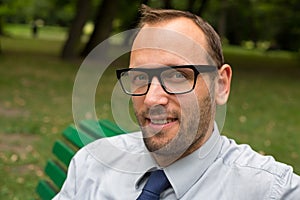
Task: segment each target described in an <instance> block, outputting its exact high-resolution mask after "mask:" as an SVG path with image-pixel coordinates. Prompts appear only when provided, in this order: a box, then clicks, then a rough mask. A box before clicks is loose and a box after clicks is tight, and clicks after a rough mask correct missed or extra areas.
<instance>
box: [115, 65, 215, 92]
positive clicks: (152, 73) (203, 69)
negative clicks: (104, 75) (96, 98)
mask: <svg viewBox="0 0 300 200" xmlns="http://www.w3.org/2000/svg"><path fill="white" fill-rule="evenodd" d="M170 68H171V69H177V68H189V69H192V70H193V71H194V82H193V87H192V88H191V89H190V90H188V91H185V92H169V91H168V90H167V88H166V87H165V85H164V84H163V83H164V82H163V81H162V80H161V74H162V72H164V71H166V70H169V69H170ZM218 69H219V68H218V67H217V66H214V65H178V66H166V67H158V68H124V69H117V70H116V75H117V78H118V80H119V82H120V85H121V87H122V89H123V91H124V92H125V93H126V94H128V95H131V96H143V95H146V94H147V93H148V91H149V89H150V86H151V83H152V80H153V78H154V77H157V79H158V81H159V83H160V85H161V87H162V88H163V90H164V91H165V92H166V93H167V94H186V93H189V92H191V91H193V90H194V89H195V85H196V81H197V77H198V75H199V74H200V73H211V72H215V71H217V70H218ZM128 71H140V72H145V73H146V74H147V75H148V76H149V80H148V81H149V83H148V85H147V90H146V91H145V92H144V93H141V94H134V93H130V92H128V91H127V90H126V89H125V87H124V85H123V83H122V81H121V75H122V73H123V72H128Z"/></svg>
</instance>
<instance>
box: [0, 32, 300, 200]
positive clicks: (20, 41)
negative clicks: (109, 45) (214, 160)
mask: <svg viewBox="0 0 300 200" xmlns="http://www.w3.org/2000/svg"><path fill="white" fill-rule="evenodd" d="M26 30H27V27H26V26H9V27H8V29H7V32H9V33H10V34H11V35H12V37H10V38H1V44H2V49H3V55H1V56H0V74H1V78H0V91H1V93H0V141H1V142H0V171H1V174H0V185H1V187H0V199H2V198H3V199H15V200H17V199H32V198H34V197H36V196H35V191H34V190H35V187H36V184H37V182H38V180H39V179H40V178H41V177H42V176H44V175H43V168H44V166H45V163H46V160H47V159H48V158H49V156H51V148H52V145H53V142H54V140H56V139H57V138H59V137H61V136H60V134H61V131H62V130H63V129H64V128H66V126H68V125H69V124H70V123H72V122H73V117H72V89H73V84H74V80H75V76H76V73H77V70H78V69H79V66H80V64H81V60H77V61H72V62H65V61H62V60H60V59H59V52H60V49H61V45H62V43H63V39H64V35H65V33H64V30H61V29H57V28H51V27H50V28H45V29H44V30H43V31H42V30H41V35H40V37H39V38H37V39H32V38H31V37H30V34H27V33H28V32H26ZM27 31H28V30H27ZM23 33H24V34H23ZM224 52H225V57H226V59H227V61H228V62H229V63H230V64H231V65H232V67H233V70H234V77H233V80H232V81H233V82H232V92H231V96H230V100H229V102H228V104H227V118H226V122H225V127H224V129H223V133H224V134H225V135H227V136H229V137H231V138H234V139H235V140H237V141H238V142H239V143H248V144H250V145H251V146H252V147H253V148H254V149H255V150H257V151H259V152H261V153H264V154H272V155H273V156H274V157H275V158H276V159H277V160H279V161H282V162H285V163H288V164H291V165H292V166H293V167H294V169H295V171H296V172H297V173H300V157H299V156H300V149H299V148H298V147H299V146H300V136H299V134H298V133H299V132H300V126H299V123H298V122H299V121H300V114H299V113H300V106H299V105H298V102H299V99H300V90H299V83H300V79H299V76H300V65H299V60H298V58H297V56H296V55H294V54H291V53H288V52H260V51H249V50H244V49H241V48H238V47H225V51H224ZM115 81H116V79H115V78H114V68H113V67H111V68H109V69H108V70H107V71H106V73H105V75H104V76H103V77H102V79H101V83H99V84H101V86H103V87H101V88H99V89H98V91H97V94H96V97H95V100H96V111H97V115H98V117H100V118H108V119H113V117H112V113H111V106H110V98H111V91H112V88H113V86H114V82H115ZM112 83H113V84H112Z"/></svg>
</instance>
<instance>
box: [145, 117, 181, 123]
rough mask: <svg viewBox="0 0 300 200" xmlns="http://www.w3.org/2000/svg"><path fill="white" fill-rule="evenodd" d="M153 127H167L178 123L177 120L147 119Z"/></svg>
mask: <svg viewBox="0 0 300 200" xmlns="http://www.w3.org/2000/svg"><path fill="white" fill-rule="evenodd" d="M147 120H148V121H150V123H151V124H153V125H166V124H169V123H172V122H175V121H177V118H167V119H149V118H148V119H147Z"/></svg>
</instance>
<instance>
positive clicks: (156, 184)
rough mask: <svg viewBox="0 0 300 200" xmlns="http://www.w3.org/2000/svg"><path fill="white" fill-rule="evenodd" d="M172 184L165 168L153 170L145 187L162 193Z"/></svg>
mask: <svg viewBox="0 0 300 200" xmlns="http://www.w3.org/2000/svg"><path fill="white" fill-rule="evenodd" d="M169 186H170V182H169V180H168V178H167V177H166V174H165V173H164V171H163V170H156V171H153V172H151V174H150V176H149V179H148V181H147V183H146V185H145V187H144V190H148V191H149V192H153V193H155V194H156V195H160V193H162V192H163V191H164V190H166V189H167V188H168V187H169Z"/></svg>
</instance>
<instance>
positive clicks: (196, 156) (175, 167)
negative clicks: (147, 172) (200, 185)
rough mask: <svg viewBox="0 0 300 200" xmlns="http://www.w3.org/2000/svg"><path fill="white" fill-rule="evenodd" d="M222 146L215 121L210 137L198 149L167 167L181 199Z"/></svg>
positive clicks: (166, 171)
mask: <svg viewBox="0 0 300 200" xmlns="http://www.w3.org/2000/svg"><path fill="white" fill-rule="evenodd" d="M221 146H222V140H221V136H220V133H219V130H218V127H217V125H216V123H215V125H214V131H213V133H212V135H211V136H210V138H209V139H208V140H207V141H206V142H205V143H204V145H203V146H201V147H200V148H199V149H198V150H196V151H195V152H193V153H192V154H190V155H188V156H186V157H184V158H182V159H180V160H178V161H176V162H175V163H173V164H172V165H170V166H168V167H166V168H165V170H164V171H165V173H166V175H167V177H168V179H169V181H170V183H171V185H172V187H173V189H174V191H175V194H176V197H177V198H178V199H180V198H181V197H182V196H183V195H184V194H185V193H186V192H187V191H188V190H189V189H190V188H191V187H192V185H194V184H195V182H196V181H197V180H198V179H200V177H201V176H202V175H203V174H204V172H205V171H206V170H207V168H208V167H209V166H210V165H211V164H212V163H213V162H214V161H215V160H216V158H217V156H218V154H219V152H220V150H221Z"/></svg>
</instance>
